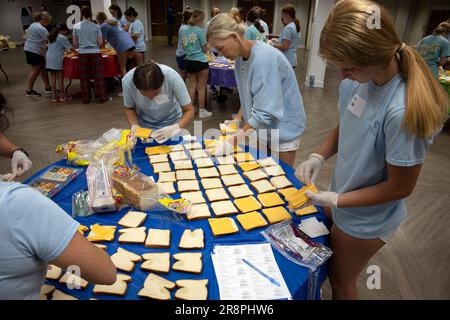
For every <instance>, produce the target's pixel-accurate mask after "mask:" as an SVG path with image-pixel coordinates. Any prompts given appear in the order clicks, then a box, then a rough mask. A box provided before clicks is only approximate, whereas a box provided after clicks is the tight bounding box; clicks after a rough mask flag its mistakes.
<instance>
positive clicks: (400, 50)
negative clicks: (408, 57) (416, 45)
mask: <svg viewBox="0 0 450 320" xmlns="http://www.w3.org/2000/svg"><path fill="white" fill-rule="evenodd" d="M405 47H406V44H405V43H404V42H402V45H401V46H400V48H398V49H397V53H400V52H402V51H403V49H405Z"/></svg>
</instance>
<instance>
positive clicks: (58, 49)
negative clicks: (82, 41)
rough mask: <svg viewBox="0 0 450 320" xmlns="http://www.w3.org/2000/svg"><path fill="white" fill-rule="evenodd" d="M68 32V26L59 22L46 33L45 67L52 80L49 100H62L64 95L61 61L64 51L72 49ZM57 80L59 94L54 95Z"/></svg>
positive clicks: (64, 99) (62, 60)
mask: <svg viewBox="0 0 450 320" xmlns="http://www.w3.org/2000/svg"><path fill="white" fill-rule="evenodd" d="M69 32H70V30H69V28H67V26H66V25H65V24H61V25H58V26H56V27H55V28H53V30H52V31H51V32H50V34H49V35H48V42H49V44H48V50H47V56H46V59H45V60H46V68H47V71H48V72H50V78H51V82H52V100H51V102H53V103H55V102H58V101H59V102H64V101H66V96H65V94H64V91H65V90H64V74H63V63H64V53H65V52H66V51H70V50H73V51H75V50H74V49H73V47H72V44H71V43H70V41H69V39H67V37H66V35H67V34H68V33H69ZM57 80H59V90H60V93H61V95H60V96H59V97H58V96H57V95H56V82H57Z"/></svg>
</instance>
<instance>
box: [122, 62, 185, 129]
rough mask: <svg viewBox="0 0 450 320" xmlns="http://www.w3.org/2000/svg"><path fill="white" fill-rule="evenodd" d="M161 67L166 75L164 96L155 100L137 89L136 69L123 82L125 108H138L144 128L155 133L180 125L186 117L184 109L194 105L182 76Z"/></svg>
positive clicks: (137, 111) (163, 87)
mask: <svg viewBox="0 0 450 320" xmlns="http://www.w3.org/2000/svg"><path fill="white" fill-rule="evenodd" d="M158 66H159V67H160V68H161V70H162V72H163V74H164V82H163V85H162V87H161V93H160V94H159V95H158V97H155V98H154V99H150V98H148V97H146V96H144V95H142V94H141V92H140V91H139V90H138V89H137V88H136V86H135V85H134V83H133V76H134V71H135V70H136V68H134V69H132V70H130V72H128V73H127V74H126V75H125V77H124V78H123V80H122V87H123V104H124V105H125V107H126V108H130V109H131V108H136V114H137V116H138V120H139V125H140V126H141V127H144V128H150V129H153V130H157V129H161V128H163V127H166V126H170V125H172V124H175V123H177V122H178V121H179V120H180V119H181V117H182V115H183V111H182V110H181V106H186V105H188V104H190V103H191V98H190V96H189V92H188V90H187V88H186V85H185V83H184V81H183V79H182V78H181V77H180V75H179V74H178V72H176V71H175V70H173V69H172V68H170V67H168V66H166V65H163V64H158Z"/></svg>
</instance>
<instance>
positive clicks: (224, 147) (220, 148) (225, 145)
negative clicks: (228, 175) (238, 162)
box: [214, 140, 234, 157]
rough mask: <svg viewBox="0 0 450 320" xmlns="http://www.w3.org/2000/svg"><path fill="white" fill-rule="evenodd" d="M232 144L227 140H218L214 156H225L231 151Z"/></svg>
mask: <svg viewBox="0 0 450 320" xmlns="http://www.w3.org/2000/svg"><path fill="white" fill-rule="evenodd" d="M233 149H234V146H233V145H232V144H231V143H229V142H228V140H225V141H220V142H219V144H218V145H217V147H216V149H215V151H214V156H216V157H220V156H226V155H229V154H232V153H233Z"/></svg>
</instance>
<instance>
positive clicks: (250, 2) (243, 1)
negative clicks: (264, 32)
mask: <svg viewBox="0 0 450 320" xmlns="http://www.w3.org/2000/svg"><path fill="white" fill-rule="evenodd" d="M237 5H238V7H242V8H243V9H244V10H245V12H248V11H249V10H250V9H251V8H253V7H254V6H260V7H261V8H263V9H264V10H266V13H265V14H264V15H263V16H262V17H261V19H263V20H264V21H265V22H267V24H268V25H269V33H272V30H273V15H274V12H275V1H273V0H238V2H237Z"/></svg>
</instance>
